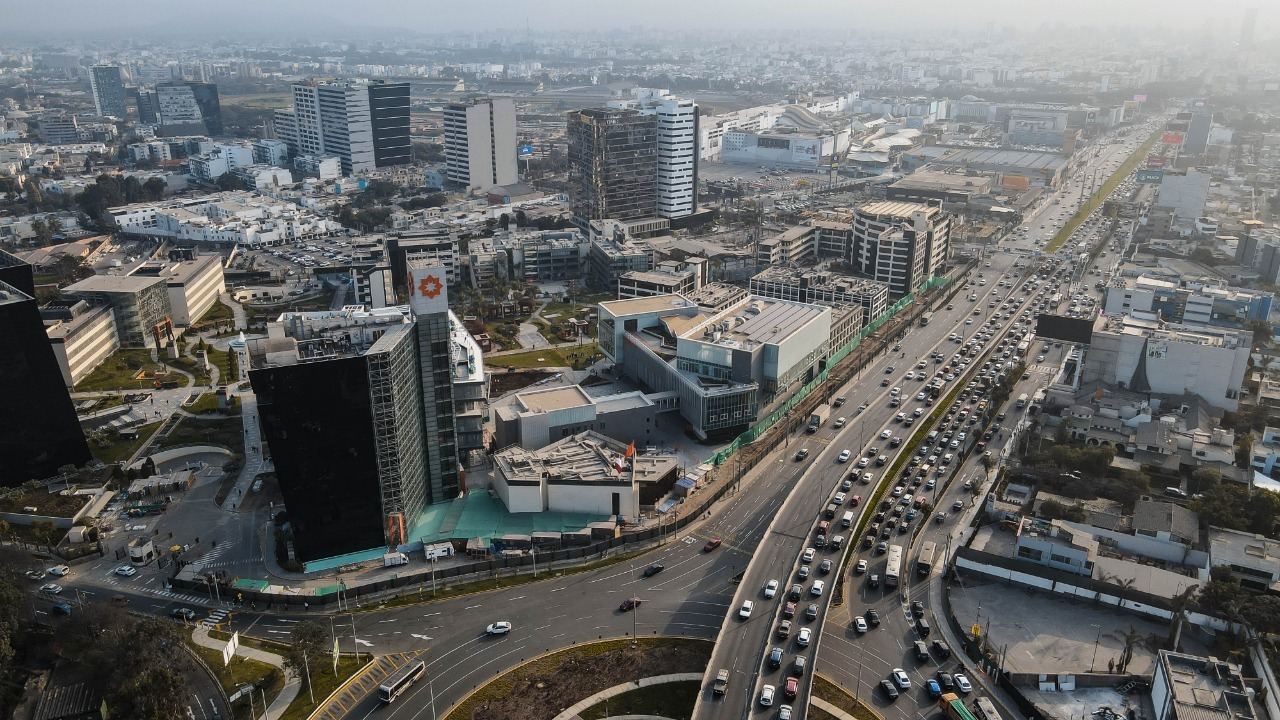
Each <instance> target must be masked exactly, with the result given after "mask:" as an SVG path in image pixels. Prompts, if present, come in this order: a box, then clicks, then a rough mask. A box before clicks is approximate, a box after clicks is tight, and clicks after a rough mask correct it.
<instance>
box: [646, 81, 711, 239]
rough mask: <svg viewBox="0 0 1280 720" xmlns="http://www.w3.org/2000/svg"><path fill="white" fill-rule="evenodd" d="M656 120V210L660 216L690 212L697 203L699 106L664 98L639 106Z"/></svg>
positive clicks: (681, 100) (682, 215) (673, 216)
mask: <svg viewBox="0 0 1280 720" xmlns="http://www.w3.org/2000/svg"><path fill="white" fill-rule="evenodd" d="M641 112H645V113H652V114H654V115H655V116H656V119H657V123H658V179H657V185H656V187H655V191H656V193H657V206H656V212H657V214H658V215H659V216H661V217H669V218H675V217H684V216H685V215H692V214H693V213H694V212H695V211H696V210H697V204H698V106H697V105H696V104H695V103H694V102H693V101H692V100H683V99H678V98H667V99H664V100H661V101H658V102H657V103H655V104H653V105H651V106H649V107H646V108H642V109H641Z"/></svg>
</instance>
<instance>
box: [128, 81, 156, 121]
mask: <svg viewBox="0 0 1280 720" xmlns="http://www.w3.org/2000/svg"><path fill="white" fill-rule="evenodd" d="M133 100H134V102H135V103H137V105H138V122H139V123H141V124H143V125H158V124H159V123H160V99H159V98H157V97H156V94H155V93H154V92H152V91H150V90H137V89H135V90H134V91H133Z"/></svg>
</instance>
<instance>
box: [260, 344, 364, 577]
mask: <svg viewBox="0 0 1280 720" xmlns="http://www.w3.org/2000/svg"><path fill="white" fill-rule="evenodd" d="M249 380H250V382H251V383H252V384H253V391H254V393H255V394H256V395H257V398H258V417H259V418H260V422H261V423H262V433H263V438H264V439H265V440H266V442H267V446H268V447H270V448H271V457H272V461H273V463H274V464H275V467H276V475H277V476H278V477H279V480H280V491H281V493H282V494H283V495H284V500H285V505H286V507H287V508H288V512H289V522H290V524H291V525H292V527H293V531H294V532H293V537H294V552H295V553H296V555H297V557H298V558H300V559H302V560H304V561H306V560H314V559H318V558H327V557H335V556H339V555H345V554H347V553H351V552H357V551H361V550H368V549H369V548H372V547H377V546H379V545H382V544H383V537H384V536H383V528H382V519H383V514H382V503H381V497H382V495H381V489H380V483H379V479H378V465H377V457H376V455H377V446H376V443H375V441H374V433H373V420H372V417H373V408H372V401H371V399H370V393H369V375H368V371H367V366H366V362H365V358H364V357H361V356H351V357H343V358H334V359H331V360H325V361H322V362H312V363H304V364H300V365H288V366H282V367H267V368H262V369H258V370H251V371H250V372H249Z"/></svg>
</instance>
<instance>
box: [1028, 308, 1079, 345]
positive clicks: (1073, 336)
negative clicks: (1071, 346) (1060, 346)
mask: <svg viewBox="0 0 1280 720" xmlns="http://www.w3.org/2000/svg"><path fill="white" fill-rule="evenodd" d="M1036 337H1037V338H1051V339H1053V340H1061V341H1063V342H1069V343H1081V344H1084V345H1087V344H1089V343H1090V342H1092V340H1093V321H1092V320H1087V319H1084V318H1073V317H1066V316H1064V315H1049V314H1045V313H1041V314H1040V317H1039V318H1037V319H1036Z"/></svg>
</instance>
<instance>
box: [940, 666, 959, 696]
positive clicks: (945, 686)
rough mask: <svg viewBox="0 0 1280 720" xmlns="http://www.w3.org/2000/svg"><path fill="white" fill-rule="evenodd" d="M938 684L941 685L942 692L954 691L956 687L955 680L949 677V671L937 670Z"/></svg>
mask: <svg viewBox="0 0 1280 720" xmlns="http://www.w3.org/2000/svg"><path fill="white" fill-rule="evenodd" d="M938 684H939V685H941V686H942V691H943V692H954V691H955V689H956V681H955V680H953V679H952V678H951V674H950V673H944V672H942V671H938Z"/></svg>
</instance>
